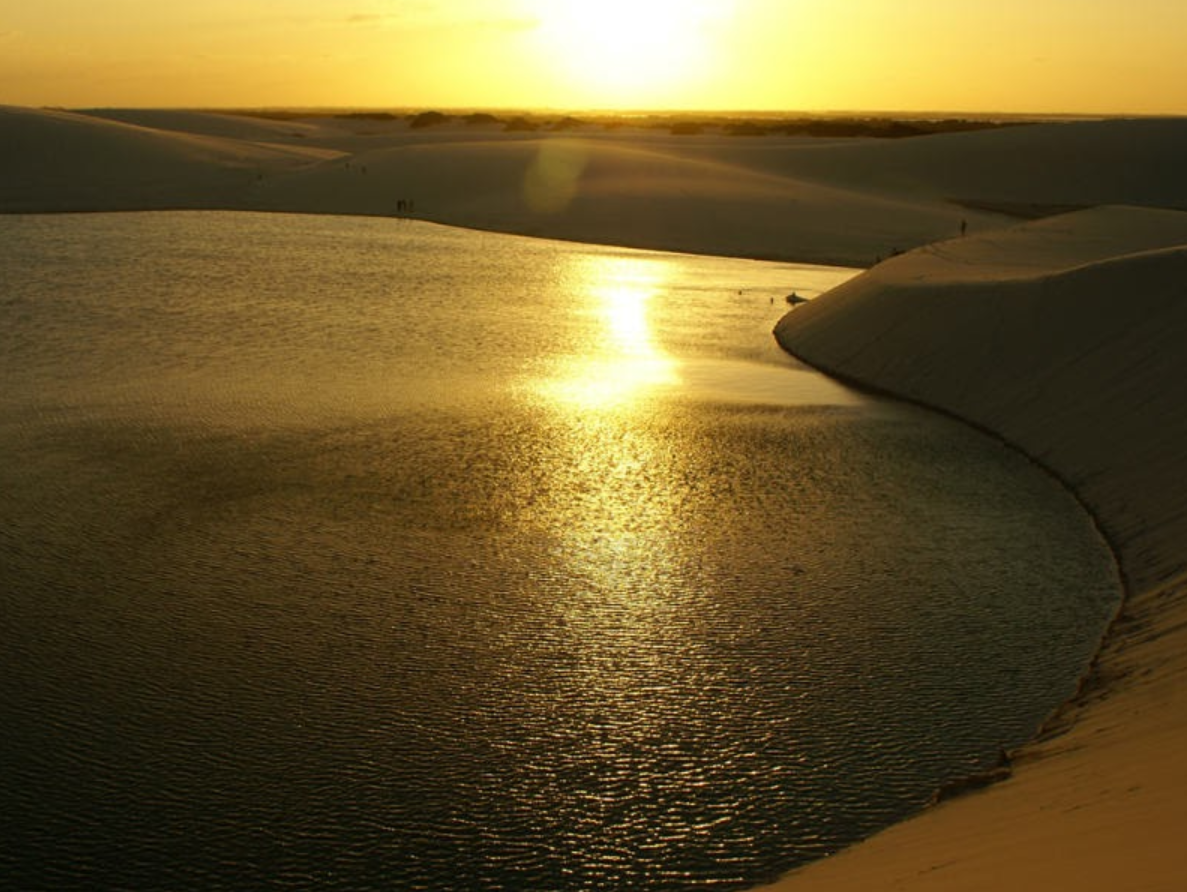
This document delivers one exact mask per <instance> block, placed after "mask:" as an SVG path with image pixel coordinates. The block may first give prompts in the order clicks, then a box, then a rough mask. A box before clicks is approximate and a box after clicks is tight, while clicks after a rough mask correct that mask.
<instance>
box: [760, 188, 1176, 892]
mask: <svg viewBox="0 0 1187 892" xmlns="http://www.w3.org/2000/svg"><path fill="white" fill-rule="evenodd" d="M1185 283H1187V213H1182V212H1173V211H1158V210H1149V209H1138V208H1126V207H1119V208H1099V209H1095V210H1092V211H1085V212H1081V213H1075V214H1069V215H1067V216H1063V217H1058V218H1053V219H1051V220H1047V221H1043V222H1041V223H1035V224H1029V225H1025V226H1020V227H1018V228H1016V229H1014V230H1012V231H1010V232H1008V233H1004V234H1000V235H999V234H991V235H987V236H983V237H980V238H970V239H967V240H960V241H951V242H945V243H942V244H938V245H935V246H931V247H927V248H923V249H920V250H918V251H915V252H912V253H910V254H907V255H904V256H902V257H900V258H896V259H894V260H892V261H890V262H887V263H885V264H882V265H881V266H879V267H876V268H875V269H873V270H871V271H869V272H867V273H865V274H863V275H862V276H859V277H858V278H856V279H854V280H852V281H850V282H848V283H846V284H845V285H843V286H841V287H840V288H838V289H836V290H835V291H833V292H831V293H829V294H828V295H826V296H824V297H822V298H820V299H818V300H817V301H815V302H813V303H812V304H809V305H805V306H803V307H800V308H797V309H795V310H793V311H792V312H791V313H789V314H788V315H787V316H786V317H785V318H784V319H782V320H781V321H780V323H779V324H778V326H777V329H776V336H777V338H778V339H779V341H780V343H781V344H782V345H783V346H784V347H785V348H786V349H788V350H789V351H790V352H792V353H794V354H795V355H797V356H799V357H801V358H803V359H804V360H806V361H807V362H809V363H812V364H813V365H816V366H817V367H819V368H822V369H824V370H826V371H829V372H831V373H833V374H836V375H839V376H841V377H843V378H846V379H848V380H850V381H855V382H857V383H861V384H864V385H866V386H871V387H874V388H877V389H879V390H882V391H885V392H888V393H891V394H895V395H898V396H900V397H903V398H906V399H910V400H913V401H916V402H919V403H922V404H925V405H928V406H932V407H934V408H938V409H941V410H943V411H945V412H948V413H950V414H953V415H955V416H958V417H960V418H963V419H965V420H967V421H970V422H971V423H974V424H976V425H978V426H980V427H982V428H985V429H987V430H990V431H993V432H996V433H998V434H999V435H1001V436H1002V437H1003V438H1005V439H1006V440H1008V441H1009V442H1012V443H1013V444H1015V445H1016V446H1018V447H1019V448H1020V449H1022V450H1023V451H1024V452H1026V453H1027V454H1029V455H1031V456H1033V457H1034V458H1036V459H1037V460H1038V461H1039V462H1041V463H1042V464H1043V465H1044V466H1046V467H1047V468H1048V469H1050V470H1051V471H1052V472H1054V473H1055V474H1057V475H1058V476H1059V477H1060V478H1062V479H1063V480H1064V481H1065V482H1066V483H1067V485H1068V486H1070V488H1071V489H1072V490H1073V491H1074V492H1075V493H1076V494H1077V495H1078V496H1079V497H1080V499H1081V500H1082V501H1083V503H1084V504H1085V505H1086V506H1087V507H1088V508H1089V510H1090V511H1091V512H1092V513H1093V515H1094V516H1095V517H1096V519H1097V522H1098V524H1099V526H1100V528H1101V529H1102V531H1103V533H1104V534H1105V535H1106V537H1107V538H1108V540H1109V541H1110V543H1111V545H1112V547H1113V549H1114V553H1115V554H1116V555H1117V558H1118V561H1119V564H1120V568H1121V571H1122V575H1123V579H1124V581H1125V587H1126V592H1127V600H1126V603H1125V605H1124V606H1123V608H1122V611H1121V613H1120V614H1119V616H1118V618H1117V620H1116V621H1115V623H1114V625H1113V628H1112V630H1111V631H1110V633H1109V635H1108V637H1107V640H1106V642H1105V643H1104V646H1103V648H1102V650H1101V652H1100V654H1099V656H1098V659H1097V663H1096V666H1095V668H1094V671H1093V674H1092V675H1091V676H1090V677H1089V679H1088V680H1087V681H1086V684H1085V686H1084V689H1083V690H1082V692H1081V694H1080V695H1079V696H1078V697H1077V698H1076V699H1075V700H1074V701H1073V702H1072V703H1070V704H1068V705H1067V707H1065V708H1064V709H1063V710H1062V711H1061V712H1060V713H1059V714H1058V715H1057V716H1056V717H1055V719H1054V720H1053V722H1052V723H1051V725H1050V726H1049V727H1048V729H1046V733H1044V734H1043V735H1041V736H1040V738H1039V740H1038V741H1037V742H1035V743H1034V744H1031V745H1029V746H1027V747H1024V748H1023V749H1022V750H1020V751H1019V752H1017V753H1015V754H1013V769H1014V770H1013V776H1012V777H1011V778H1010V779H1009V780H1008V781H1006V782H1004V783H1002V784H999V785H997V786H995V787H993V788H991V789H990V790H989V791H987V792H985V793H983V794H981V795H978V796H973V797H968V798H965V799H960V800H956V801H953V802H950V803H946V804H944V805H941V806H939V807H937V808H935V809H933V810H930V811H928V812H926V813H924V814H923V815H922V816H920V817H919V818H917V819H915V820H913V821H909V822H907V823H905V824H901V825H898V826H896V827H893V828H890V829H889V830H887V831H885V832H884V833H882V834H880V835H878V836H876V837H874V838H873V839H871V840H869V841H867V842H865V843H862V844H860V845H858V846H856V847H854V848H853V849H851V850H849V851H847V852H844V853H841V854H840V855H837V856H835V857H833V858H831V859H826V860H825V861H824V862H820V863H818V864H816V865H810V866H808V867H807V868H805V869H803V870H802V871H799V872H797V873H795V874H792V875H791V876H789V877H788V878H786V879H784V880H783V881H781V882H780V883H779V884H777V885H776V886H775V887H773V888H778V889H788V890H796V889H811V890H813V892H848V890H857V889H901V890H941V889H942V890H954V892H960V890H969V892H972V890H991V889H993V890H999V889H1003V888H1018V889H1053V888H1058V889H1064V888H1068V889H1077V890H1081V892H1083V890H1097V889H1099V890H1105V889H1118V888H1124V889H1132V890H1162V889H1166V890H1170V889H1178V888H1182V883H1183V882H1184V879H1185V878H1187V852H1184V850H1183V848H1182V846H1181V845H1180V844H1179V839H1180V837H1181V833H1182V829H1183V827H1185V826H1187V795H1185V794H1187V766H1185V765H1184V761H1183V760H1182V758H1181V754H1182V752H1183V751H1184V748H1185V747H1187V684H1185V682H1187V482H1185V481H1187V476H1185V473H1184V472H1185V470H1187V468H1185V467H1184V465H1185V463H1187V453H1185V452H1184V449H1183V443H1184V442H1187V413H1184V412H1183V408H1182V407H1183V405H1184V402H1183V401H1184V397H1185V396H1187V352H1185V351H1183V350H1182V348H1181V346H1180V345H1181V339H1182V333H1183V332H1184V331H1187V284H1185Z"/></svg>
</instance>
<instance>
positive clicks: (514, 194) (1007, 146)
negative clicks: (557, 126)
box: [0, 108, 1187, 266]
mask: <svg viewBox="0 0 1187 892" xmlns="http://www.w3.org/2000/svg"><path fill="white" fill-rule="evenodd" d="M1185 151H1187V123H1185V122H1182V121H1173V120H1172V121H1159V120H1151V121H1106V122H1079V123H1068V124H1048V125H1034V126H1019V127H1012V128H1006V129H1002V130H988V131H977V132H970V133H954V134H945V135H937V136H928V137H918V138H914V139H907V140H869V139H866V140H836V139H830V140H812V139H805V138H798V137H782V136H767V137H759V138H752V137H732V136H725V135H721V134H705V135H700V136H674V135H671V134H667V133H659V132H656V131H654V130H641V129H634V130H632V129H629V128H624V129H621V130H613V131H608V130H605V129H598V128H594V127H585V128H583V129H578V130H577V131H574V132H572V133H564V134H554V133H548V134H543V133H503V132H495V130H494V129H493V128H492V127H490V126H486V127H467V126H465V125H464V124H461V123H460V122H456V121H455V122H452V123H450V124H446V125H443V126H439V127H432V128H425V129H415V128H411V127H409V126H408V123H407V122H405V121H389V120H371V119H366V118H329V117H320V118H317V119H312V120H308V121H290V120H283V121H281V120H273V119H267V118H251V117H246V116H242V115H226V114H214V113H209V112H191V111H183V110H143V109H132V110H129V109H97V110H91V111H89V112H87V113H85V114H81V113H67V112H54V111H45V110H33V109H13V108H8V109H2V110H0V160H3V161H4V165H3V167H2V168H0V212H3V211H9V212H11V211H37V210H52V211H60V210H113V209H133V208H136V207H146V208H148V207H175V208H185V207H193V208H223V209H229V210H234V209H239V210H276V211H304V212H315V213H346V214H379V215H385V216H386V215H396V214H397V213H399V212H400V207H401V204H400V202H401V201H412V202H414V203H415V215H416V216H418V217H421V218H423V219H428V220H434V221H437V222H442V223H449V224H454V225H459V226H472V227H478V228H486V229H496V230H501V231H507V232H516V233H521V234H530V235H548V236H553V237H559V238H568V239H579V240H586V241H596V242H607V243H614V244H621V245H629V246H635V247H654V248H668V249H673V250H682V251H693V252H703V253H715V254H728V255H737V256H750V257H765V258H779V259H790V260H802V261H817V262H823V263H841V264H850V265H856V266H868V265H870V264H873V263H874V262H875V261H876V260H878V259H880V258H882V257H885V256H887V255H889V254H891V253H894V252H897V251H901V250H907V249H910V248H913V247H917V246H919V245H923V244H927V243H930V242H934V241H937V240H940V239H944V238H947V237H949V236H951V235H955V234H956V233H957V232H959V229H960V225H961V221H962V220H963V221H965V222H966V223H967V225H968V227H969V229H970V231H972V232H984V231H986V230H989V229H1001V228H1003V227H1006V226H1008V225H1010V224H1011V223H1012V222H1013V220H1012V219H1011V218H1010V217H1008V216H1005V215H1003V214H1002V213H1000V211H1002V210H1010V211H1016V212H1026V211H1027V210H1028V209H1031V208H1033V207H1034V206H1036V205H1039V206H1043V207H1046V206H1050V205H1072V206H1082V205H1094V204H1099V203H1103V202H1125V203H1130V204H1144V205H1155V206H1172V207H1178V206H1182V207H1187V165H1182V164H1180V163H1179V159H1180V158H1182V157H1184V152H1185ZM1041 209H1042V208H1040V210H1041Z"/></svg>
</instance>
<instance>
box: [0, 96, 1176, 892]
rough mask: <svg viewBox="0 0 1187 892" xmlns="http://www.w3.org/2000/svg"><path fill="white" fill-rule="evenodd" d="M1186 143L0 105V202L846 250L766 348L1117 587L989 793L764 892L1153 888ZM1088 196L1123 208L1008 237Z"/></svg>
mask: <svg viewBox="0 0 1187 892" xmlns="http://www.w3.org/2000/svg"><path fill="white" fill-rule="evenodd" d="M1184 157H1187V120H1179V119H1167V120H1154V119H1151V120H1140V121H1099V122H1076V123H1064V124H1041V125H1033V126H1024V127H1013V128H1007V129H1003V130H988V131H977V132H969V133H950V134H942V135H937V136H927V137H920V138H914V139H908V140H895V141H889V140H871V139H857V140H831V139H826V140H812V139H804V138H800V137H785V136H764V137H761V138H757V139H749V138H739V137H735V136H725V135H720V134H709V135H698V136H673V135H668V134H660V135H657V134H654V133H640V132H631V131H629V130H628V131H625V132H616V133H613V134H605V133H592V132H581V131H577V132H568V133H564V134H550V135H540V134H520V133H501V132H494V131H491V130H489V129H488V130H483V129H482V128H477V129H475V128H469V127H460V126H458V127H449V126H443V127H440V128H432V130H431V131H429V132H420V131H412V130H410V129H408V127H407V126H405V125H402V124H400V125H396V124H377V123H376V122H366V121H357V120H356V121H349V122H347V121H342V122H333V121H326V120H322V119H319V120H308V121H302V120H268V119H252V118H242V117H238V116H230V115H218V114H209V113H196V112H184V111H150V110H140V111H124V112H113V111H106V112H104V111H98V112H93V113H90V114H79V113H71V112H61V111H47V110H34V109H23V108H11V107H0V212H2V213H21V212H28V213H49V212H67V211H114V210H151V209H223V210H249V211H284V212H302V213H333V214H368V215H378V216H409V217H415V218H417V219H423V220H429V221H432V222H439V223H446V224H450V225H458V226H465V227H469V228H475V229H489V230H495V231H503V232H512V233H518V234H523V235H535V236H544V237H549V238H558V239H568V240H576V241H585V242H598V243H606V244H618V245H624V246H629V247H640V248H656V249H667V250H675V251H686V252H690V253H703V254H719V255H733V256H741V257H755V258H763V259H779V260H792V261H800V262H816V263H827V264H836V265H848V266H863V267H866V266H873V269H871V270H870V271H869V272H867V273H866V274H865V275H863V276H860V277H859V278H857V279H855V280H853V281H852V282H850V283H848V284H847V285H846V286H843V287H842V288H840V289H837V290H836V291H834V292H832V293H830V294H829V295H827V296H826V297H825V298H823V299H820V300H818V301H816V302H814V303H813V304H811V305H807V306H803V307H800V308H797V309H795V310H793V311H792V312H791V314H789V316H788V317H787V318H786V319H785V320H784V321H783V322H781V323H780V326H779V328H778V330H777V335H778V338H779V340H780V342H781V343H782V344H784V346H785V347H786V348H787V349H789V350H790V351H791V352H793V353H795V354H797V355H799V356H801V357H803V358H804V359H805V360H806V361H808V362H810V363H812V364H814V365H817V366H818V367H820V368H822V369H824V370H826V371H830V372H833V373H835V374H838V375H840V376H842V377H845V378H848V379H853V380H856V381H860V382H863V383H865V384H866V385H868V386H872V387H875V388H877V389H880V390H883V391H886V392H890V393H893V394H896V395H898V396H901V397H903V398H906V399H911V400H914V401H916V402H920V403H923V404H926V405H930V406H933V407H936V408H939V409H941V410H943V411H946V412H949V413H951V414H953V415H956V416H958V417H961V418H964V419H966V420H968V421H970V422H971V423H974V424H976V425H978V426H980V427H983V428H985V429H987V430H989V431H993V432H994V433H996V434H998V435H1000V436H1001V437H1003V438H1004V439H1006V440H1007V441H1009V442H1011V443H1013V444H1015V445H1016V446H1018V448H1020V449H1021V450H1023V451H1024V452H1026V453H1027V454H1028V455H1031V456H1032V457H1034V458H1035V459H1036V460H1037V461H1038V462H1040V463H1041V464H1042V465H1044V466H1045V467H1048V468H1050V469H1051V470H1052V471H1053V472H1054V473H1056V474H1057V475H1058V476H1059V477H1060V478H1061V479H1063V480H1064V481H1065V482H1066V483H1067V485H1068V486H1069V487H1070V488H1071V489H1072V491H1073V492H1074V493H1075V494H1076V495H1077V497H1078V498H1080V499H1081V500H1082V502H1083V503H1084V504H1085V505H1086V506H1087V507H1088V508H1089V510H1090V511H1091V512H1092V513H1093V514H1094V516H1095V517H1096V518H1097V520H1098V522H1099V524H1100V526H1101V528H1102V530H1103V532H1104V533H1105V535H1106V536H1107V537H1108V539H1109V541H1110V542H1111V543H1112V546H1113V548H1114V551H1115V553H1116V554H1117V557H1118V561H1119V563H1120V566H1121V569H1122V572H1123V574H1124V578H1125V582H1126V588H1127V592H1128V599H1127V602H1126V604H1125V607H1124V609H1123V611H1122V614H1121V616H1120V617H1119V619H1118V621H1117V623H1116V624H1115V626H1114V630H1113V632H1112V634H1111V635H1110V637H1109V640H1108V641H1107V642H1106V644H1105V646H1104V647H1103V649H1102V651H1101V654H1100V658H1099V661H1098V667H1097V678H1096V681H1095V682H1094V683H1093V684H1092V685H1090V686H1089V687H1088V688H1087V689H1086V690H1085V692H1084V693H1083V694H1082V696H1081V697H1080V698H1078V699H1077V701H1075V702H1074V703H1072V704H1070V705H1069V707H1068V708H1067V709H1066V710H1065V711H1064V716H1063V717H1064V719H1069V720H1070V719H1074V721H1072V722H1070V726H1068V727H1066V728H1065V730H1064V732H1063V733H1062V734H1060V735H1058V736H1053V737H1048V738H1044V739H1040V740H1038V741H1036V742H1035V743H1034V744H1032V745H1030V746H1028V747H1026V748H1024V749H1023V750H1022V751H1021V752H1019V753H1018V754H1016V755H1015V758H1014V765H1013V769H1014V770H1013V776H1012V777H1011V779H1010V780H1008V781H1007V782H1005V783H1002V784H999V785H997V786H995V787H993V788H991V789H990V790H989V791H987V792H985V793H982V794H979V795H975V796H970V797H966V798H963V799H960V800H956V801H952V802H949V803H946V804H944V805H942V806H940V807H938V808H935V809H932V810H930V811H928V812H927V813H925V814H923V815H922V816H920V817H919V818H917V819H915V820H912V821H908V822H907V823H905V824H901V825H898V826H896V827H893V828H891V829H889V830H887V831H885V832H884V833H882V834H880V835H878V836H877V837H875V838H873V839H872V840H870V841H868V842H866V843H864V844H861V845H858V846H856V847H854V848H853V849H850V850H848V851H846V852H844V853H842V854H840V855H838V856H835V857H833V858H830V859H827V860H826V861H824V862H820V863H817V864H815V865H811V866H809V867H807V868H805V869H804V870H802V871H800V872H797V873H796V874H793V875H791V876H790V877H788V878H787V879H785V880H783V881H781V883H780V884H779V886H778V887H779V888H788V889H811V890H813V892H815V890H823V892H828V890H858V889H910V890H916V889H918V890H925V889H937V890H940V889H943V890H991V889H992V890H998V889H1001V888H1006V887H1011V886H1013V887H1016V888H1019V889H1062V888H1075V889H1078V890H1094V889H1102V890H1103V889H1110V890H1113V889H1117V888H1123V889H1136V890H1156V889H1168V890H1169V889H1179V888H1181V887H1182V885H1183V883H1184V882H1187V852H1184V851H1183V850H1182V849H1181V848H1180V847H1179V846H1178V845H1177V843H1178V839H1179V838H1180V837H1181V835H1182V831H1183V829H1184V828H1187V763H1185V762H1184V761H1183V760H1182V759H1181V757H1180V753H1181V752H1182V751H1183V750H1184V748H1185V747H1187V491H1185V488H1187V485H1185V484H1184V483H1183V482H1182V481H1183V480H1185V479H1187V451H1185V450H1183V449H1182V448H1181V444H1182V443H1184V442H1187V412H1184V411H1183V408H1182V407H1183V405H1184V397H1185V396H1187V394H1185V393H1184V392H1183V391H1184V390H1187V384H1184V383H1183V382H1187V353H1184V352H1183V351H1182V347H1181V345H1182V342H1183V336H1184V334H1187V292H1184V290H1183V286H1182V284H1181V283H1182V282H1185V281H1187V213H1182V212H1179V211H1176V210H1167V208H1187V172H1185V169H1184V168H1185V166H1184V165H1183V164H1182V158H1184ZM1098 205H1128V206H1129V207H1107V208H1100V209H1097V210H1087V211H1084V212H1081V213H1073V214H1071V215H1067V216H1062V217H1055V218H1051V219H1048V220H1041V221H1038V222H1036V223H1031V224H1027V225H1024V226H1017V225H1016V224H1017V219H1016V218H1017V216H1018V215H1019V213H1021V212H1024V211H1025V210H1026V209H1028V208H1029V209H1032V210H1034V212H1035V213H1041V212H1042V211H1043V209H1052V208H1066V207H1073V208H1092V207H1096V206H1098ZM1159 208H1162V209H1159ZM1003 210H1009V211H1010V213H1009V214H1007V213H1000V212H998V211H1003ZM966 228H967V232H968V236H967V237H964V238H955V239H954V238H953V237H954V236H959V235H960V233H961V231H962V230H963V229H966ZM921 246H928V247H921ZM916 248H918V249H919V250H912V249H916ZM901 252H909V253H903V254H902V256H895V257H894V258H893V259H890V260H886V258H887V257H888V256H890V255H897V254H900V253H901ZM878 261H885V262H881V263H879V262H878ZM1065 725H1068V722H1065Z"/></svg>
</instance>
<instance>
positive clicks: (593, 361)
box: [540, 256, 680, 410]
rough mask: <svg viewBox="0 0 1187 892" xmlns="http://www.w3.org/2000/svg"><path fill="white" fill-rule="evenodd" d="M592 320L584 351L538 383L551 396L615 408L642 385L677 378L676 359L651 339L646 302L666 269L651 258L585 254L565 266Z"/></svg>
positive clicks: (672, 381)
mask: <svg viewBox="0 0 1187 892" xmlns="http://www.w3.org/2000/svg"><path fill="white" fill-rule="evenodd" d="M570 275H571V276H572V278H573V280H574V282H575V283H576V290H577V291H578V292H579V293H581V294H582V295H583V296H584V298H585V299H586V300H587V301H588V306H589V310H588V312H589V313H590V315H591V316H592V317H593V321H594V322H595V324H594V326H593V328H594V330H593V331H591V332H588V337H589V340H588V342H587V346H588V350H589V352H588V353H586V354H584V355H581V356H574V357H569V358H567V359H566V360H565V361H564V364H563V366H562V367H561V368H560V369H558V370H557V373H556V374H555V375H554V376H552V377H550V378H549V379H548V380H546V381H544V382H542V383H541V385H540V390H541V392H542V393H543V395H544V396H545V397H546V398H547V399H549V400H552V401H555V402H557V403H561V404H568V405H570V406H572V407H574V408H578V409H586V410H604V409H611V408H621V407H623V406H624V405H625V404H627V403H630V402H632V401H634V400H636V399H637V398H638V397H640V396H642V395H644V394H645V393H647V392H648V391H652V390H654V389H656V388H660V387H666V386H673V385H676V384H679V383H680V375H679V374H678V363H677V362H676V360H675V359H674V358H673V357H671V356H670V355H668V354H667V353H666V352H665V351H664V350H663V349H662V348H661V347H659V346H658V345H657V344H656V342H655V336H654V332H653V331H652V328H651V324H650V320H649V318H648V308H649V307H648V305H649V304H650V303H651V302H652V300H653V299H654V298H655V297H656V295H657V294H658V293H659V291H660V290H661V289H662V287H663V285H664V283H665V281H666V279H667V271H666V268H665V267H664V265H663V264H661V263H659V262H656V261H649V260H644V259H641V258H640V259H636V258H629V257H604V256H586V257H582V258H580V260H579V261H578V262H576V263H575V264H574V268H573V269H572V270H570Z"/></svg>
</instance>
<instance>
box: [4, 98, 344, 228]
mask: <svg viewBox="0 0 1187 892" xmlns="http://www.w3.org/2000/svg"><path fill="white" fill-rule="evenodd" d="M330 154H333V153H330ZM326 155H327V153H326V152H325V151H324V150H310V149H307V148H289V147H279V146H266V145H261V144H259V143H251V142H245V141H242V140H229V139H224V138H220V137H214V136H204V135H194V134H184V133H176V132H166V131H161V130H155V129H151V128H146V127H139V126H135V125H130V124H124V123H119V122H115V121H107V120H101V119H97V118H93V117H90V116H87V115H79V114H72V113H69V112H55V111H30V110H27V109H19V108H11V107H0V211H5V212H20V211H28V212H36V211H72V210H78V211H92V210H136V209H146V208H161V207H173V208H211V207H232V206H234V205H235V204H237V203H238V202H239V201H241V200H242V196H243V195H244V193H245V190H247V189H249V188H250V186H251V184H252V183H254V182H255V180H256V178H257V177H258V176H259V175H260V172H261V171H264V170H267V171H276V170H284V169H286V168H289V167H292V166H294V165H305V164H309V163H312V162H313V161H314V160H315V159H320V158H324V157H326Z"/></svg>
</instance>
